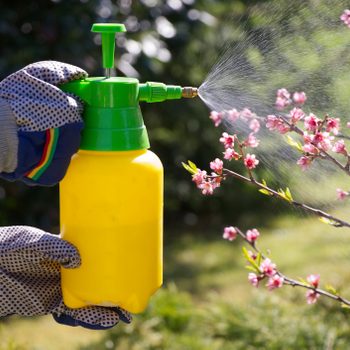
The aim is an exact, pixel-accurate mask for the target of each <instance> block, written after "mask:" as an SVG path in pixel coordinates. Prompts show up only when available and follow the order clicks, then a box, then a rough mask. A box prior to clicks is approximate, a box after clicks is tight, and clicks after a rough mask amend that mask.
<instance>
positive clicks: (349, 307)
mask: <svg viewBox="0 0 350 350" xmlns="http://www.w3.org/2000/svg"><path fill="white" fill-rule="evenodd" d="M341 307H342V308H343V309H350V306H349V305H346V304H344V303H341Z"/></svg>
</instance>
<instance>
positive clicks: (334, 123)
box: [326, 118, 340, 135]
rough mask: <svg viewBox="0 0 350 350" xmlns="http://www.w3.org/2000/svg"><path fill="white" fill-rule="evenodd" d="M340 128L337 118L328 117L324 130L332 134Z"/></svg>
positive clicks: (336, 133) (336, 132) (335, 133)
mask: <svg viewBox="0 0 350 350" xmlns="http://www.w3.org/2000/svg"><path fill="white" fill-rule="evenodd" d="M339 128H340V119H339V118H328V119H327V123H326V131H328V132H332V133H333V134H334V135H338V132H339Z"/></svg>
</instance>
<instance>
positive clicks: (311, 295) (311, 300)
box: [306, 290, 320, 304]
mask: <svg viewBox="0 0 350 350" xmlns="http://www.w3.org/2000/svg"><path fill="white" fill-rule="evenodd" d="M319 297H320V294H319V293H317V292H315V291H314V290H308V291H307V292H306V301H307V303H308V304H315V303H316V301H317V299H318V298H319Z"/></svg>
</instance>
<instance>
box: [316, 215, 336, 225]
mask: <svg viewBox="0 0 350 350" xmlns="http://www.w3.org/2000/svg"><path fill="white" fill-rule="evenodd" d="M319 220H320V221H321V222H323V223H324V224H327V225H332V226H334V225H336V224H337V223H336V222H335V221H334V220H331V219H327V218H324V217H320V218H319Z"/></svg>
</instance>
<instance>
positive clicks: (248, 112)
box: [240, 108, 255, 119]
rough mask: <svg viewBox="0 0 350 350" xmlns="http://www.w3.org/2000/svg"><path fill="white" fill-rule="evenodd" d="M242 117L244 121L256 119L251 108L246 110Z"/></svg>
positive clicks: (243, 111)
mask: <svg viewBox="0 0 350 350" xmlns="http://www.w3.org/2000/svg"><path fill="white" fill-rule="evenodd" d="M240 116H241V117H242V118H243V119H248V118H253V117H255V114H254V113H253V112H252V111H251V110H250V109H249V108H244V109H243V110H242V111H241V114H240Z"/></svg>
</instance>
